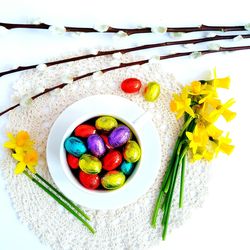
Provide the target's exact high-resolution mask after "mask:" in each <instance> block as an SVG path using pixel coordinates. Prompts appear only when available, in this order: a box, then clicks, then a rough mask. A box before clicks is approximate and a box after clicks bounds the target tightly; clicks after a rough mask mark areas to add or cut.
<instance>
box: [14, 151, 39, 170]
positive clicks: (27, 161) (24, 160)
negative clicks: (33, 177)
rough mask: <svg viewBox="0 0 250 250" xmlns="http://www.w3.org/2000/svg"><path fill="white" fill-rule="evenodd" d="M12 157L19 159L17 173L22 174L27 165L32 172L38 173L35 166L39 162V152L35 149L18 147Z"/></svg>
mask: <svg viewBox="0 0 250 250" xmlns="http://www.w3.org/2000/svg"><path fill="white" fill-rule="evenodd" d="M12 157H13V158H14V159H15V160H17V161H18V163H17V165H16V168H15V171H14V172H15V174H21V173H22V172H23V171H24V170H25V168H26V167H28V169H29V170H30V171H31V172H32V173H36V170H35V166H36V165H37V162H38V153H37V151H36V150H34V149H30V150H27V151H23V150H22V149H16V152H15V153H14V154H12Z"/></svg>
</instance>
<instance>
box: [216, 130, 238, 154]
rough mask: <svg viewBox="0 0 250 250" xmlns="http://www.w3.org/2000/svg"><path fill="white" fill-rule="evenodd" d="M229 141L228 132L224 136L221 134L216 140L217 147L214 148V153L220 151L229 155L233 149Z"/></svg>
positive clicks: (230, 140)
mask: <svg viewBox="0 0 250 250" xmlns="http://www.w3.org/2000/svg"><path fill="white" fill-rule="evenodd" d="M231 142H232V139H231V138H229V133H227V134H226V136H225V137H223V136H221V137H220V138H219V139H218V141H217V148H216V150H215V151H216V154H218V153H219V152H222V153H224V154H227V155H230V154H231V153H232V152H233V150H234V146H233V145H231V144H230V143H231Z"/></svg>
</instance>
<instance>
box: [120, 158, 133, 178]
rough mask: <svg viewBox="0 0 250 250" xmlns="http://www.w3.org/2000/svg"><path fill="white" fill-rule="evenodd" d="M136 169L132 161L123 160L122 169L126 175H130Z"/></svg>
mask: <svg viewBox="0 0 250 250" xmlns="http://www.w3.org/2000/svg"><path fill="white" fill-rule="evenodd" d="M133 170H134V164H133V163H132V162H127V161H123V163H122V165H121V171H122V172H123V173H124V174H125V175H130V174H131V173H132V172H133Z"/></svg>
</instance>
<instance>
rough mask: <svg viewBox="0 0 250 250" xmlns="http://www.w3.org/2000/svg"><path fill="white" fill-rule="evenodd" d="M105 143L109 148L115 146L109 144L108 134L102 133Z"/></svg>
mask: <svg viewBox="0 0 250 250" xmlns="http://www.w3.org/2000/svg"><path fill="white" fill-rule="evenodd" d="M101 137H102V139H103V141H104V143H105V146H106V148H107V149H113V147H112V146H111V145H110V144H109V139H108V137H107V136H106V135H101Z"/></svg>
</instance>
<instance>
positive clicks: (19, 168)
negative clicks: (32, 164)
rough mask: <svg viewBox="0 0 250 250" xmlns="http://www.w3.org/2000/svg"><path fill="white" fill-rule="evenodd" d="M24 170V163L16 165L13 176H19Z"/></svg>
mask: <svg viewBox="0 0 250 250" xmlns="http://www.w3.org/2000/svg"><path fill="white" fill-rule="evenodd" d="M25 168H26V164H25V163H24V162H19V163H17V165H16V168H15V170H14V173H15V174H21V173H22V172H23V171H24V170H25Z"/></svg>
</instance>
